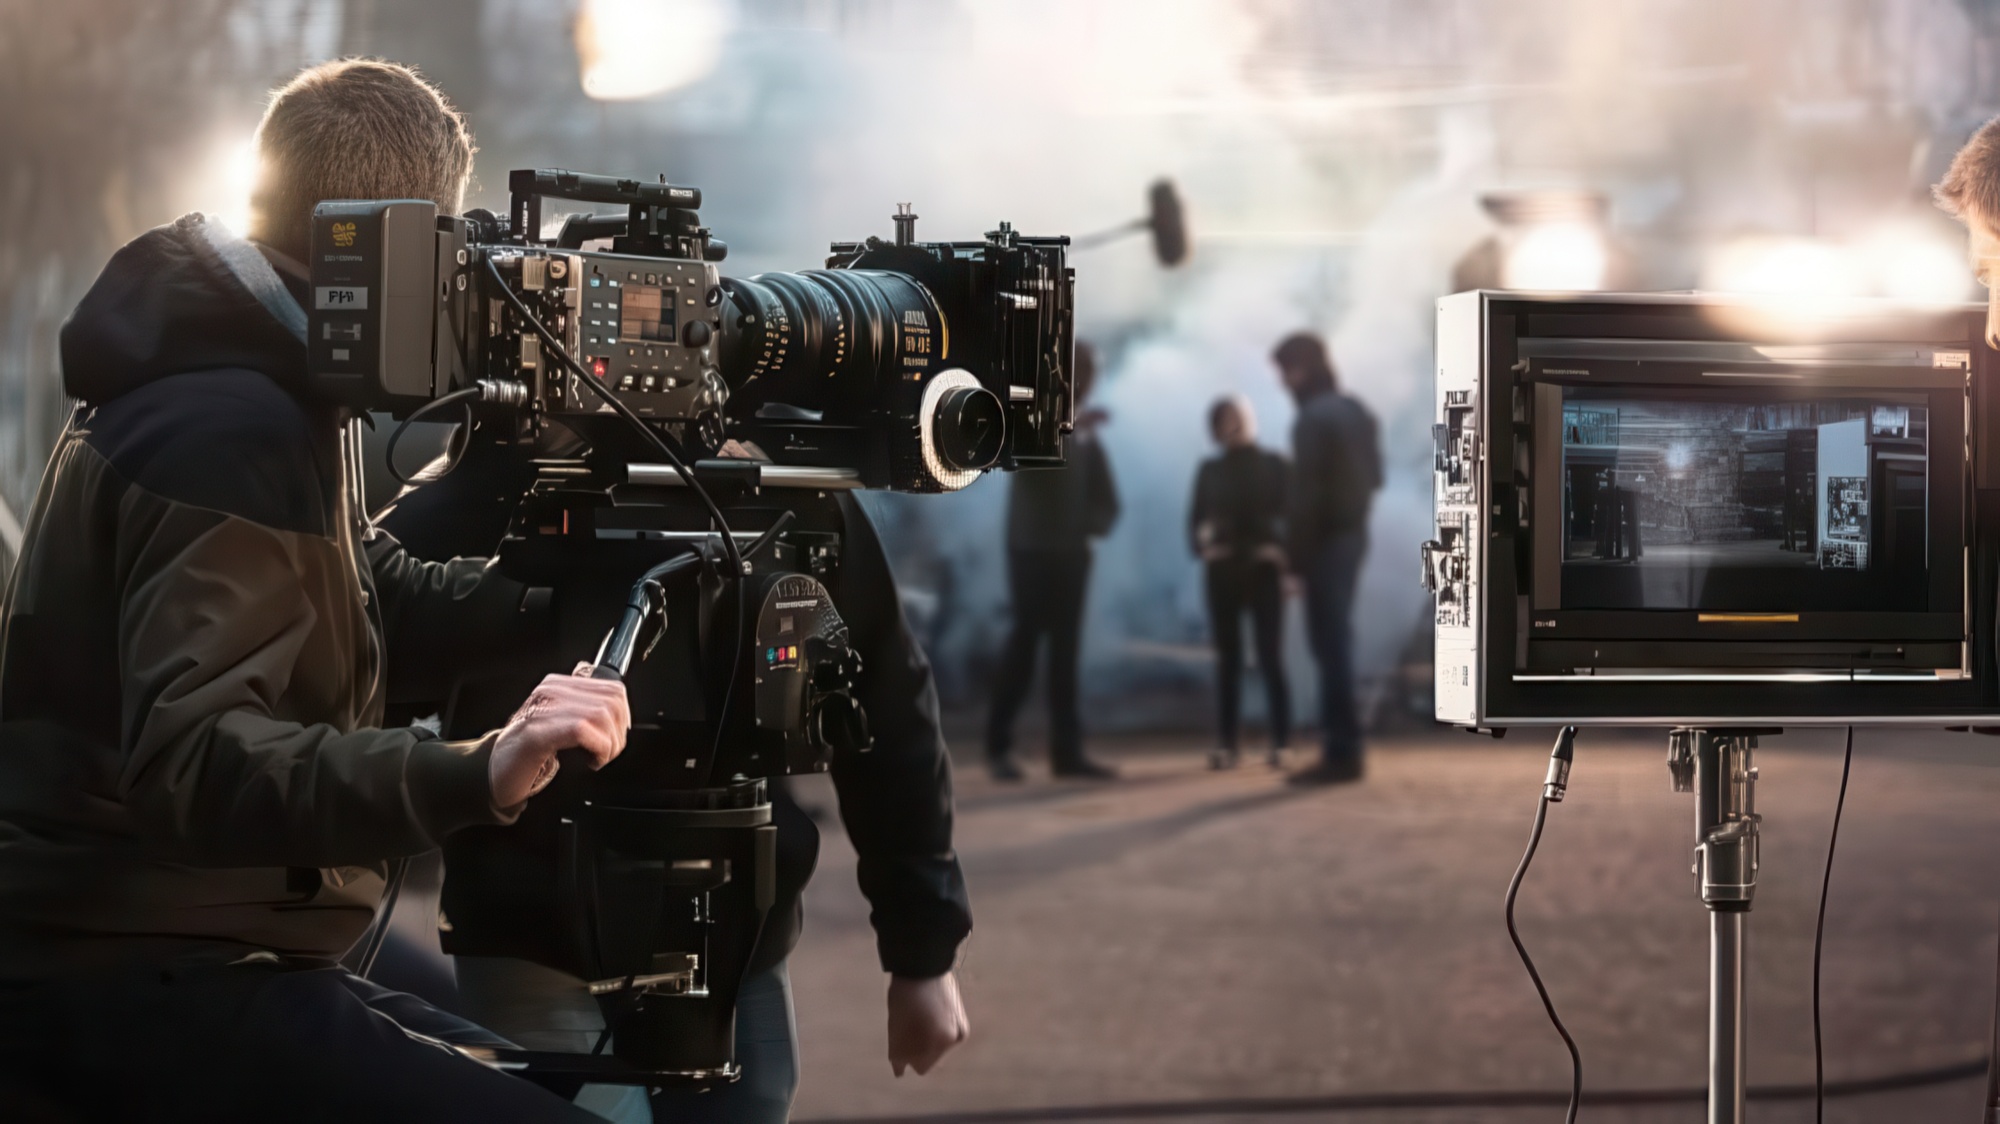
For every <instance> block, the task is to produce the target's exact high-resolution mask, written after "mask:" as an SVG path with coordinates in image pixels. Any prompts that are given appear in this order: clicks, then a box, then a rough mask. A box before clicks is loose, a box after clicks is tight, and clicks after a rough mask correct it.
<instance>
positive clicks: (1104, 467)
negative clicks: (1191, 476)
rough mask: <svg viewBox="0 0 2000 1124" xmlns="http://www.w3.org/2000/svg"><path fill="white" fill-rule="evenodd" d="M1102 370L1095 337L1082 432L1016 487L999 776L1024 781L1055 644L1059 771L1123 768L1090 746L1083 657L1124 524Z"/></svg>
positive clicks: (994, 745) (996, 707) (1079, 359)
mask: <svg viewBox="0 0 2000 1124" xmlns="http://www.w3.org/2000/svg"><path fill="white" fill-rule="evenodd" d="M1096 375H1097V357H1096V354H1095V353H1094V352H1092V351H1091V349H1090V346H1089V345H1088V344H1083V343H1079V344H1077V345H1076V410H1077V422H1076V431H1075V432H1074V433H1072V434H1070V437H1069V440H1068V441H1067V442H1066V443H1065V446H1064V449H1063V455H1064V458H1065V462H1064V464H1063V466H1062V467H1061V468H1038V469H1024V470H1022V471H1020V472H1017V473H1015V474H1014V479H1013V483H1012V486H1011V490H1010V491H1009V492H1008V493H1007V588H1008V593H1009V596H1010V600H1011V604H1012V611H1013V615H1014V623H1013V628H1012V630H1011V631H1010V632H1009V633H1008V634H1007V646H1006V648H1005V649H1003V650H1002V652H1001V656H1000V667H999V670H998V671H997V672H996V673H995V676H994V682H993V710H992V712H991V714H990V715H989V718H988V722H987V727H986V761H987V766H988V767H989V768H990V769H992V771H993V776H994V778H995V779H996V780H1002V781H1018V780H1020V779H1022V777H1023V773H1022V772H1021V766H1020V764H1019V763H1018V762H1017V761H1016V760H1015V759H1014V754H1013V745H1014V718H1015V716H1016V715H1017V714H1019V713H1020V710H1021V704H1022V703H1024V702H1026V701H1027V699H1028V687H1029V685H1030V684H1031V683H1032V682H1033V681H1034V677H1035V655H1036V652H1037V650H1038V649H1040V648H1041V647H1042V644H1043V642H1044V641H1046V642H1047V644H1048V649H1049V765H1050V769H1051V771H1052V772H1053V773H1054V774H1055V775H1056V776H1058V777H1077V778H1082V779H1086V780H1103V779H1107V778H1110V777H1112V776H1114V775H1115V774H1114V772H1113V770H1111V769H1110V768H1108V767H1106V766H1104V765H1100V764H1098V763H1097V762H1095V761H1092V760H1091V759H1090V758H1088V757H1086V756H1085V755H1084V752H1083V718H1082V715H1081V714H1080V713H1079V704H1078V700H1077V686H1078V685H1077V654H1078V651H1079V649H1080V648H1081V646H1082V643H1083V611H1084V602H1085V598H1086V596H1087V595H1088V594H1089V592H1090V555H1091V540H1092V539H1098V538H1102V537H1104V536H1105V535H1107V534H1109V533H1110V532H1111V527H1112V525H1113V524H1115V523H1117V522H1118V489H1117V486H1116V485H1115V484H1114V483H1113V482H1112V479H1111V462H1110V460H1109V459H1108V458H1107V457H1106V456H1105V455H1104V444H1103V441H1102V440H1101V439H1100V438H1099V436H1098V432H1097V431H1098V430H1099V429H1100V428H1102V426H1103V424H1104V422H1105V421H1106V420H1107V419H1106V415H1105V414H1104V413H1103V412H1102V411H1100V410H1089V409H1086V408H1085V406H1084V403H1085V402H1086V401H1087V400H1088V398H1089V395H1090V388H1091V384H1092V382H1093V381H1095V379H1096Z"/></svg>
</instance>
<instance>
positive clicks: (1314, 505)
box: [1286, 390, 1382, 569]
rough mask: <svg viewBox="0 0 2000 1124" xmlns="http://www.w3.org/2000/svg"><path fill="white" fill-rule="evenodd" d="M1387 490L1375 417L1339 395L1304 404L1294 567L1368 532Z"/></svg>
mask: <svg viewBox="0 0 2000 1124" xmlns="http://www.w3.org/2000/svg"><path fill="white" fill-rule="evenodd" d="M1381 486H1382V452H1381V449H1380V448H1379V447H1378V446H1377V444H1376V431H1375V416H1374V415H1373V414H1370V413H1369V412H1368V407H1366V406H1363V405H1362V404H1361V403H1360V402H1357V401H1355V400H1354V399H1352V398H1349V397H1348V396H1347V395H1345V394H1342V393H1340V392H1339V391H1337V390H1322V391H1319V392H1317V393H1314V394H1312V395H1311V396H1309V397H1308V398H1306V400H1305V401H1303V402H1301V403H1299V413H1298V418H1297V420H1295V421H1294V422H1293V423H1292V491H1291V501H1290V503H1289V504H1288V509H1289V515H1288V518H1287V528H1286V530H1287V534H1288V537H1289V539H1290V544H1289V545H1290V552H1291V556H1292V565H1293V566H1294V567H1296V568H1299V569H1304V568H1305V567H1306V566H1307V565H1308V564H1309V563H1310V561H1311V559H1312V557H1313V555H1315V554H1316V553H1318V551H1319V548H1320V546H1321V544H1323V543H1325V542H1326V540H1327V539H1329V538H1332V537H1333V536H1335V535H1339V534H1346V533H1348V532H1352V531H1365V530H1367V528H1368V509H1369V507H1370V506H1371V504H1372V501H1373V500H1374V496H1375V491H1376V489H1378V488H1380V487H1381Z"/></svg>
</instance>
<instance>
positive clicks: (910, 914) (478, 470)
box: [384, 441, 972, 978]
mask: <svg viewBox="0 0 2000 1124" xmlns="http://www.w3.org/2000/svg"><path fill="white" fill-rule="evenodd" d="M529 455H532V454H523V453H520V452H517V451H516V450H514V449H513V448H511V447H509V446H506V445H503V444H500V443H497V442H495V443H489V442H483V441H481V442H475V443H474V444H473V445H471V446H470V447H469V448H468V450H467V453H466V458H465V461H464V462H463V463H462V464H461V465H460V467H459V468H458V469H457V470H456V471H454V472H452V473H451V474H450V475H448V476H445V477H444V478H443V479H441V480H439V481H438V482H437V483H434V484H431V485H428V486H426V487H424V488H422V489H420V490H418V491H416V492H414V493H412V494H410V495H409V496H407V497H405V498H404V499H403V500H401V501H400V502H399V503H398V504H397V506H396V509H395V510H394V511H393V512H392V513H390V515H389V516H388V517H387V518H386V519H385V520H384V525H385V526H387V527H389V528H390V529H392V530H394V531H395V532H396V533H397V535H398V537H406V538H407V539H408V541H409V542H410V548H411V549H412V550H413V551H416V552H418V553H421V554H425V555H428V556H430V557H434V558H449V557H451V556H453V555H455V554H472V553H477V554H485V553H488V552H491V551H492V550H493V549H494V547H495V545H496V543H497V541H498V539H499V538H500V535H501V534H502V533H503V532H504V530H505V528H506V523H507V519H508V516H509V515H511V513H512V511H513V508H514V505H515V501H516V500H517V499H518V497H519V496H520V494H521V492H522V491H524V490H525V489H526V488H527V486H528V485H529V484H530V483H532V481H533V478H534V471H533V467H532V465H529V464H528V463H527V459H526V458H527V456H529ZM802 502H803V503H805V504H808V505H811V510H807V509H804V508H801V509H800V510H799V515H800V519H801V526H803V525H805V524H807V523H812V524H814V525H820V524H824V525H829V526H838V527H839V528H840V530H841V537H842V540H843V541H842V545H841V555H840V556H841V562H840V568H839V571H838V573H837V575H836V576H835V577H834V578H833V579H832V580H831V581H829V583H828V592H830V593H831V594H832V595H833V599H834V604H835V606H836V607H837V608H838V609H839V611H840V614H841V617H842V619H844V620H845V621H846V622H847V625H848V628H849V630H850V634H851V636H852V640H853V644H854V646H855V648H856V650H857V651H858V652H859V653H860V655H861V658H862V666H863V674H862V677H861V679H860V682H859V684H858V692H859V701H860V702H861V705H862V707H863V709H864V710H865V711H866V712H867V715H868V723H869V728H870V731H871V732H872V733H873V735H874V740H875V744H874V748H873V749H871V750H870V751H869V752H867V753H865V754H842V755H837V756H836V757H835V758H834V762H833V767H832V777H833V783H834V789H835V792H836V794H837V795H838V797H839V800H840V818H841V822H842V823H843V824H844V825H845V826H846V828H847V834H848V838H849V839H850V840H852V842H853V844H854V849H855V851H856V853H857V857H858V863H857V871H856V873H857V877H858V879H859V881H860V883H861V891H862V893H863V894H864V895H865V896H866V897H867V899H868V902H869V905H870V906H871V913H870V915H869V919H870V921H871V922H872V923H873V925H874V927H875V932H876V945H877V952H878V954H879V956H880V959H881V963H882V967H883V969H884V970H885V971H889V972H893V973H895V974H897V975H902V976H911V977H918V978H928V977H931V976H937V975H942V974H943V973H944V972H946V971H949V970H950V969H951V967H952V965H953V963H954V962H955V961H956V959H957V955H958V949H959V945H960V944H961V943H962V942H963V941H964V940H965V937H966V935H967V934H968V933H969V932H970V931H971V928H972V916H971V911H970V906H969V904H968V901H967V896H966V889H965V878H964V875H963V874H962V873H961V872H960V870H959V864H958V856H957V855H956V854H955V853H954V852H953V850H952V793H951V761H950V758H949V756H948V755H947V753H946V749H945V743H944V737H943V734H942V733H941V731H940V729H939V724H938V702H937V691H936V688H935V686H934V684H933V683H932V679H931V670H930V663H929V661H928V660H926V659H925V657H924V653H923V650H922V647H921V646H920V645H919V644H918V643H917V640H916V637H915V636H914V635H913V634H912V633H911V631H910V627H909V624H908V622H907V621H906V620H905V619H904V616H903V611H902V605H901V601H900V599H899V598H898V596H897V592H896V584H895V577H894V576H893V575H892V574H891V572H890V570H889V563H888V559H887V558H886V557H885V556H884V554H883V551H882V545H881V542H880V540H879V539H878V538H877V537H876V534H875V528H874V525H873V523H872V522H871V521H870V520H869V519H868V516H867V513H866V512H864V511H863V510H862V508H861V506H860V504H858V503H856V502H855V501H854V500H853V499H852V498H851V497H848V496H841V497H839V498H838V499H821V498H805V497H802ZM577 655H578V653H555V652H551V653H547V654H546V656H545V657H544V658H543V659H542V660H540V661H539V664H543V665H546V667H548V668H554V667H558V666H567V663H566V662H565V661H569V662H573V661H574V660H575V659H576V658H577ZM536 677H538V676H537V675H528V676H526V677H524V678H523V679H522V680H521V681H520V682H517V683H515V684H513V685H511V686H509V687H506V688H502V689H498V690H495V689H482V690H480V691H479V693H480V694H482V695H484V696H486V697H489V698H491V699H493V700H494V701H496V702H501V703H503V704H504V705H511V703H506V702H505V700H508V699H512V698H517V697H518V695H519V693H520V692H521V690H522V689H523V687H522V684H523V683H526V682H528V681H531V680H532V679H533V678H536ZM459 695H460V697H459V703H460V705H459V707H458V708H456V709H457V710H458V711H459V712H461V713H464V714H466V715H467V717H466V718H455V719H454V722H455V723H456V722H460V721H466V720H468V719H469V720H470V721H471V724H472V725H478V724H479V723H480V721H481V720H482V719H481V716H479V715H477V714H476V713H474V712H471V711H470V710H469V709H468V707H467V706H466V700H467V697H468V692H467V691H466V690H465V689H464V688H463V687H461V689H460V693H459ZM453 732H454V731H453V730H451V729H447V730H446V733H447V734H450V733H453ZM772 787H773V798H772V799H773V804H774V805H775V806H774V808H773V813H774V817H775V822H776V824H777V827H778V871H777V875H778V887H777V899H776V901H775V903H774V905H773V907H772V910H771V913H770V914H769V916H768V920H767V921H766V924H765V930H764V935H763V937H762V939H761V940H760V941H759V943H758V948H757V955H756V959H755V961H754V962H753V963H752V965H751V970H752V971H755V970H758V969H760V968H764V967H768V966H770V965H772V964H775V963H777V962H778V961H779V960H782V959H783V958H784V957H785V956H786V955H788V954H789V953H790V952H791V950H792V948H793V947H794V946H796V945H797V943H798V939H799V935H800V931H801V927H802V925H803V910H802V907H801V901H800V896H801V894H802V893H803V891H804V889H805V885H806V882H807V881H808V880H809V879H810V878H811V877H812V872H813V867H814V865H815V864H816V862H817V860H818V854H819V830H818V828H817V827H816V826H815V825H814V824H813V821H812V820H811V818H810V817H808V816H807V815H805V813H804V812H802V811H800V810H799V808H798V807H797V806H796V804H794V803H793V802H792V800H791V799H790V797H789V796H788V795H787V794H786V792H785V786H784V785H783V784H774V785H773V786H772ZM531 815H532V812H531ZM537 838H538V837H537V835H536V834H535V833H534V832H520V831H507V832H498V831H480V830H474V831H468V832H464V833H461V834H460V835H459V836H458V837H456V838H454V839H453V840H452V841H451V842H450V843H449V844H448V845H447V846H446V850H445V856H446V863H445V867H446V869H445V887H444V895H443V904H444V912H445V915H446V917H447V918H448V919H449V923H450V926H451V927H450V930H449V931H448V932H446V933H445V934H443V940H444V945H445V949H446V951H449V952H453V953H458V954H471V955H527V956H531V957H533V956H534V955H535V954H537V952H538V951H545V950H538V949H537V948H535V947H531V946H526V945H523V944H521V943H518V942H519V940H520V938H521V936H522V935H523V934H521V933H520V930H519V928H518V927H517V926H515V925H514V924H513V919H514V918H515V917H518V916H519V915H520V914H521V913H523V912H525V911H531V910H533V909H535V908H537V907H536V906H535V904H533V903H535V902H536V901H539V900H541V898H542V895H543V893H544V891H545V889H546V886H545V885H542V883H546V881H547V880H546V878H544V877H543V876H542V874H541V873H538V872H543V871H546V870H548V869H550V868H551V865H552V863H553V856H550V855H544V854H540V853H539V851H540V850H541V848H540V847H539V846H538V844H537Z"/></svg>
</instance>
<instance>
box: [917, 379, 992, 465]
mask: <svg viewBox="0 0 2000 1124" xmlns="http://www.w3.org/2000/svg"><path fill="white" fill-rule="evenodd" d="M931 432H932V434H933V435H934V437H933V440H934V441H935V442H936V448H937V451H938V456H939V457H941V458H942V459H943V460H944V461H945V463H946V464H949V465H950V466H951V467H953V468H956V469H962V470H964V471H968V472H978V471H981V470H983V469H987V468H991V467H992V466H993V462H995V461H997V460H999V459H1000V447H1001V445H1002V444H1003V443H1004V442H1005V441H1006V437H1007V412H1006V410H1005V408H1004V407H1002V406H1001V405H1000V396H999V395H997V394H994V393H993V392H992V391H990V390H988V389H986V388H985V387H983V386H956V387H953V388H951V389H950V390H947V391H945V392H944V393H943V394H941V395H939V396H938V404H937V409H936V410H935V411H934V412H933V413H932V415H931Z"/></svg>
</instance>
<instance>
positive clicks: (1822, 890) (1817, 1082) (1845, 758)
mask: <svg viewBox="0 0 2000 1124" xmlns="http://www.w3.org/2000/svg"><path fill="white" fill-rule="evenodd" d="M1853 770H1854V727H1852V726H1849V727H1848V728H1847V750H1846V752H1844V753H1842V754H1841V757H1840V795H1839V796H1837V797H1835V798H1834V801H1833V831H1832V833H1831V834H1829V835H1828V836H1827V840H1826V870H1825V872H1824V873H1823V874H1821V875H1820V880H1819V920H1817V921H1815V922H1814V923H1813V977H1812V1023H1813V1120H1814V1121H1823V1120H1825V1119H1826V1063H1825V1059H1824V1057H1823V1055H1822V1051H1821V1046H1820V1027H1819V957H1820V949H1821V947H1822V946H1823V945H1824V944H1825V943H1826V895H1827V891H1828V890H1829V889H1831V888H1832V886H1833V849H1834V848H1835V847H1836V846H1838V845H1839V844H1840V815H1841V813H1842V812H1843V811H1845V810H1846V808H1847V777H1848V774H1849V773H1851V772H1852V771H1853Z"/></svg>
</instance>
